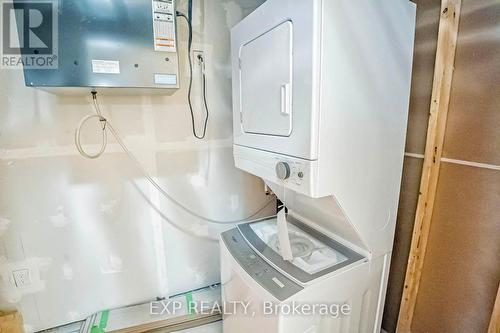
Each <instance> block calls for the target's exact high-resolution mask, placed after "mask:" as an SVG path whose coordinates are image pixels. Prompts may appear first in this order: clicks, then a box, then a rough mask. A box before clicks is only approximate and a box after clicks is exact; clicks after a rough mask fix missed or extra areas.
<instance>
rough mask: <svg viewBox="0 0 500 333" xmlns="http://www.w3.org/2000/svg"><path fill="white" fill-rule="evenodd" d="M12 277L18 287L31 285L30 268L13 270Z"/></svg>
mask: <svg viewBox="0 0 500 333" xmlns="http://www.w3.org/2000/svg"><path fill="white" fill-rule="evenodd" d="M12 279H13V280H14V284H15V285H16V287H17V288H24V287H27V286H29V285H31V276H30V270H29V269H27V268H24V269H18V270H15V271H13V272H12Z"/></svg>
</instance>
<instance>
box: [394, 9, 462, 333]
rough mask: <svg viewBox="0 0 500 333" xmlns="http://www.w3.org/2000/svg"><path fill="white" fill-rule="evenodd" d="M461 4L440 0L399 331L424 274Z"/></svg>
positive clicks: (405, 327)
mask: <svg viewBox="0 0 500 333" xmlns="http://www.w3.org/2000/svg"><path fill="white" fill-rule="evenodd" d="M460 7H461V0H442V1H441V16H440V20H439V30H438V31H439V32H438V41H437V50H436V62H435V65H434V81H433V86H432V99H431V105H430V115H429V125H428V129H427V141H426V146H425V155H424V164H423V169H422V178H421V180H420V192H419V197H418V204H417V210H416V214H415V224H414V227H413V236H412V242H411V248H410V254H409V259H408V266H407V269H406V277H405V283H404V289H403V296H402V299H401V307H400V310H399V318H398V325H397V329H396V332H398V333H409V332H410V331H411V324H412V320H413V314H414V311H415V304H416V301H417V294H418V288H419V285H420V277H421V275H422V267H423V264H424V257H425V251H426V247H427V239H428V237H429V231H430V226H431V217H432V210H433V208H434V200H435V196H436V189H437V183H438V177H439V168H440V163H441V156H442V150H443V142H444V135H445V130H446V120H447V117H448V106H449V102H450V92H451V83H452V77H453V70H454V62H455V50H456V44H457V36H458V23H459V17H460Z"/></svg>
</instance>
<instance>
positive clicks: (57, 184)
mask: <svg viewBox="0 0 500 333" xmlns="http://www.w3.org/2000/svg"><path fill="white" fill-rule="evenodd" d="M261 2H262V1H256V0H245V1H216V2H211V3H210V5H208V4H206V3H204V2H203V1H195V8H194V20H193V25H194V43H193V48H194V49H195V50H196V49H201V50H204V52H205V59H206V66H207V67H206V70H207V93H208V96H207V98H208V103H209V107H210V110H211V118H210V123H209V129H208V135H207V137H208V138H207V140H205V141H196V140H195V139H194V138H193V137H192V135H191V128H190V126H191V124H190V118H189V110H188V107H187V101H186V93H187V92H186V88H187V84H186V80H187V67H186V45H185V41H186V39H187V31H186V26H185V25H183V21H182V20H180V21H179V22H178V24H179V49H180V55H179V57H180V60H181V62H180V66H181V67H180V68H181V77H182V82H181V89H180V90H179V91H177V92H176V93H175V94H174V95H172V96H140V95H138V96H124V97H118V96H101V97H100V103H101V106H102V110H103V113H104V114H105V115H106V116H107V117H108V118H109V120H110V121H111V122H112V123H113V126H114V127H115V128H116V129H117V131H118V132H119V133H120V135H121V136H122V138H123V139H124V141H125V143H126V144H127V145H128V146H129V148H130V149H131V150H132V151H133V152H134V153H135V154H136V155H137V157H138V158H139V160H140V161H141V162H142V163H143V165H144V166H145V168H146V169H147V170H148V172H150V173H151V174H152V175H153V176H155V177H157V179H158V181H159V182H160V184H161V185H162V186H163V188H164V189H166V190H167V191H168V192H169V193H170V194H171V195H172V196H173V197H175V198H176V199H177V200H179V201H180V202H182V203H183V204H184V205H186V206H188V207H189V208H191V209H193V210H195V211H196V212H198V213H199V214H201V215H204V216H207V217H209V218H212V219H220V220H234V219H240V218H245V217H247V216H248V215H251V214H252V213H253V212H255V211H256V210H258V208H260V207H262V206H264V205H265V203H267V202H269V200H270V197H268V196H265V194H264V191H263V183H262V181H260V180H259V179H257V178H255V177H253V176H250V175H248V174H246V173H244V172H241V171H239V170H237V169H236V168H235V167H234V163H233V158H232V148H231V145H232V140H231V135H232V130H231V128H232V118H231V117H232V111H231V91H230V90H231V83H230V79H231V74H230V64H229V28H230V27H231V26H232V25H233V24H235V23H236V22H237V21H239V20H240V19H241V18H242V17H243V16H244V15H245V14H247V13H249V12H250V11H251V10H252V9H253V8H255V7H256V6H257V5H259V4H260V3H261ZM178 7H179V8H178V9H179V10H181V11H184V9H185V1H179V6H178ZM194 82H195V84H194V86H193V89H194V91H193V96H194V103H195V107H196V105H200V104H199V103H200V101H201V97H200V88H201V86H200V85H199V84H197V82H199V73H197V72H196V69H195V73H194ZM0 86H1V90H0V198H1V199H0V257H1V258H2V261H1V263H0V265H2V267H3V268H6V267H16V269H17V268H19V269H23V267H25V266H29V265H30V264H31V263H32V262H34V261H35V262H36V260H35V259H36V258H39V259H47V260H46V261H43V262H44V263H46V265H41V266H37V265H35V266H36V267H34V266H33V265H31V266H29V267H27V268H29V269H30V270H32V271H33V272H34V273H36V274H39V277H40V283H41V284H40V285H39V286H42V287H40V288H38V289H36V290H31V291H30V290H29V288H28V289H23V290H24V291H23V292H22V294H21V295H18V296H19V297H9V296H8V295H13V293H12V290H13V289H12V288H14V289H15V290H17V291H19V288H16V287H15V281H13V279H12V276H11V275H10V274H9V273H8V272H7V273H6V274H4V275H5V276H4V275H2V276H3V279H2V280H1V281H0V284H1V285H0V291H1V294H0V307H2V308H17V309H19V310H20V311H21V312H22V315H23V318H24V322H25V325H26V329H27V330H28V331H34V330H40V329H45V328H49V327H53V326H56V325H61V324H65V323H68V322H72V321H76V320H80V319H83V318H85V317H86V316H88V315H89V314H91V313H94V312H97V311H99V310H102V309H107V308H115V307H119V306H124V305H128V304H134V303H139V302H144V301H147V300H150V299H154V298H155V297H157V296H168V295H172V294H177V293H180V292H183V291H187V290H192V289H195V288H199V287H203V286H206V285H209V284H213V283H216V282H218V281H219V264H218V260H219V259H218V258H219V254H218V244H217V242H216V241H215V239H216V238H217V235H218V233H219V232H220V231H221V230H222V229H225V228H227V226H214V225H209V224H208V223H206V222H205V221H202V220H200V219H198V218H194V217H193V216H191V215H189V214H187V213H186V212H184V211H182V210H181V209H179V208H178V207H177V206H175V205H174V204H173V203H171V202H169V201H168V200H165V199H164V198H162V197H161V194H159V193H158V192H156V190H155V189H154V188H153V187H152V186H151V185H149V184H148V183H147V182H146V181H145V180H144V178H143V177H142V175H141V174H140V173H139V172H138V171H137V169H135V168H134V166H133V164H132V163H131V162H130V161H129V160H128V159H127V157H126V155H125V154H123V153H122V152H121V151H120V149H119V147H118V145H117V144H116V143H114V142H113V141H112V140H111V141H110V145H109V147H108V148H109V149H108V152H107V153H106V154H105V155H104V156H103V157H102V158H100V159H98V160H85V159H83V158H81V157H80V156H79V155H78V154H77V151H76V148H75V147H74V146H73V131H74V128H75V126H76V125H77V123H78V120H79V119H80V118H81V117H83V116H84V115H86V114H88V113H91V112H93V110H92V107H91V104H90V101H91V100H90V96H56V95H52V94H49V93H46V92H44V91H41V90H35V89H30V88H26V87H25V86H24V82H23V78H22V72H21V71H18V70H9V71H7V70H2V71H1V72H0ZM198 110H199V108H198ZM200 112H201V110H200ZM195 115H196V116H197V117H198V118H200V119H201V114H197V113H196V114H195ZM92 126H93V124H89V125H88V128H86V129H84V132H85V133H84V136H83V141H84V142H86V143H88V144H90V147H89V149H92V147H91V145H92V144H94V145H95V146H96V147H97V145H98V143H99V141H98V140H99V136H98V134H99V131H98V130H97V128H98V127H97V126H98V124H95V126H96V128H93V127H92ZM273 211H274V204H272V203H271V204H270V205H268V206H267V208H266V209H265V210H264V211H262V212H261V214H260V216H265V215H269V214H271V213H273ZM167 219H168V220H171V221H172V222H173V224H174V225H172V224H169V223H167V222H166V220H167ZM49 259H50V260H49ZM7 264H10V266H7ZM14 264H15V265H14ZM34 273H32V274H34ZM7 291H9V292H7Z"/></svg>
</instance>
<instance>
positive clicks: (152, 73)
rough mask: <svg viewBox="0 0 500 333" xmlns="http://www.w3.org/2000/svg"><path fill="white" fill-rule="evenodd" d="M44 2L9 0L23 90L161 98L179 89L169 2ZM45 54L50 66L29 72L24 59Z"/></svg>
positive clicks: (31, 68)
mask: <svg viewBox="0 0 500 333" xmlns="http://www.w3.org/2000/svg"><path fill="white" fill-rule="evenodd" d="M44 2H45V3H49V6H38V7H32V6H33V2H29V1H28V2H26V1H22V0H14V9H15V12H16V14H15V16H16V21H17V29H18V35H19V39H20V45H21V54H22V55H23V57H24V58H25V60H24V61H26V63H25V62H23V64H24V66H23V67H24V77H25V81H26V85H27V86H31V87H39V88H45V89H49V90H51V91H56V92H57V91H58V89H59V88H63V87H64V88H97V89H100V88H131V89H134V90H139V91H144V89H146V90H148V91H159V92H162V93H168V92H169V90H170V89H175V88H178V87H179V69H178V56H177V38H176V14H175V2H174V0H111V1H100V0H99V1H96V0H49V1H44ZM51 2H52V5H50V3H51ZM34 20H35V22H34ZM27 22H28V23H27ZM28 36H29V42H28V41H25V40H24V39H27V38H28ZM33 36H35V37H36V39H35V38H34V37H33ZM48 44H50V45H48ZM50 52H52V58H51V59H52V61H53V63H52V62H51V63H50V64H49V65H50V66H47V64H45V65H46V66H41V67H40V66H39V67H38V68H37V67H36V66H28V65H29V64H28V61H29V59H28V58H27V57H26V56H27V55H30V54H31V55H32V57H33V59H35V57H40V56H42V55H44V54H47V53H50ZM49 60H50V59H49ZM61 90H63V89H61ZM85 90H87V91H88V89H85Z"/></svg>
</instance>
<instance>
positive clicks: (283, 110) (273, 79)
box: [240, 21, 293, 136]
mask: <svg viewBox="0 0 500 333" xmlns="http://www.w3.org/2000/svg"><path fill="white" fill-rule="evenodd" d="M292 27H293V26H292V23H291V22H290V21H286V22H283V23H281V24H280V25H278V26H277V27H274V28H273V29H271V30H270V31H268V32H266V33H264V34H262V35H260V36H259V37H257V38H255V39H254V40H252V41H250V42H248V43H246V44H245V45H243V46H242V47H241V50H240V80H241V84H240V96H241V122H242V126H243V131H244V132H246V133H254V134H263V135H278V136H290V134H291V132H292V105H291V97H292V96H291V93H292V90H291V88H292V31H293V30H292Z"/></svg>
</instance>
